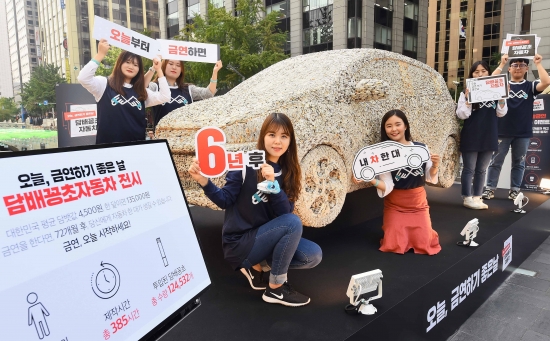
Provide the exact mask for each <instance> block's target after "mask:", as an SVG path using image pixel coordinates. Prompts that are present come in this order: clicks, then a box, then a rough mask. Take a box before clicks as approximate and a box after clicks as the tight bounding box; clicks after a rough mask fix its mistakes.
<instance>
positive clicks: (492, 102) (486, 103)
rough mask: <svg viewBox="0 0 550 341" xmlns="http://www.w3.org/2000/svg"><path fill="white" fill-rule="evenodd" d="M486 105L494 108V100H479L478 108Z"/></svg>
mask: <svg viewBox="0 0 550 341" xmlns="http://www.w3.org/2000/svg"><path fill="white" fill-rule="evenodd" d="M483 107H487V108H493V109H495V108H496V107H497V105H496V103H495V101H489V102H481V103H479V109H481V108H483Z"/></svg>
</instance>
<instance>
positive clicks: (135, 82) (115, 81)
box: [108, 51, 147, 102]
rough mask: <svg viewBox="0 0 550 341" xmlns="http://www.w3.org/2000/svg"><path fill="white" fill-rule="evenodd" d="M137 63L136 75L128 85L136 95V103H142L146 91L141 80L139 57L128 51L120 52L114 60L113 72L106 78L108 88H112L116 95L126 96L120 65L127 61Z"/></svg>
mask: <svg viewBox="0 0 550 341" xmlns="http://www.w3.org/2000/svg"><path fill="white" fill-rule="evenodd" d="M128 60H131V61H133V62H134V61H137V64H138V73H137V75H135V76H134V78H132V80H131V81H130V83H131V84H132V87H133V89H134V91H135V92H136V93H137V94H138V101H140V102H143V101H145V100H146V99H147V90H145V80H144V78H143V62H142V61H141V57H140V56H138V55H137V54H134V53H132V52H128V51H122V52H121V53H120V55H119V56H118V59H117V60H116V63H115V66H114V67H113V72H111V75H110V76H109V78H108V82H109V86H110V87H111V88H113V90H115V91H116V92H117V93H119V94H121V95H122V96H126V91H124V74H123V73H122V65H123V64H124V63H125V62H126V61H128Z"/></svg>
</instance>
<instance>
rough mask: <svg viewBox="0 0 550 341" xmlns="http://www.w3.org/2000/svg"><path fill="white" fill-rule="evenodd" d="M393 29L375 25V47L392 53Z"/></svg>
mask: <svg viewBox="0 0 550 341" xmlns="http://www.w3.org/2000/svg"><path fill="white" fill-rule="evenodd" d="M391 43H392V39H391V28H389V27H386V26H382V25H379V24H374V47H375V48H377V49H381V50H388V51H391Z"/></svg>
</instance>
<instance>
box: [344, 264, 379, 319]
mask: <svg viewBox="0 0 550 341" xmlns="http://www.w3.org/2000/svg"><path fill="white" fill-rule="evenodd" d="M382 277H383V276H382V271H381V270H379V269H376V270H372V271H368V272H363V273H361V274H357V275H353V276H351V280H350V281H349V285H348V290H347V292H346V295H348V297H349V303H350V304H348V305H347V306H346V311H348V312H349V311H354V312H357V313H359V314H364V315H373V314H374V313H376V308H375V307H374V306H373V305H372V304H370V301H373V300H376V299H378V298H380V297H382ZM376 288H378V295H376V296H373V297H370V298H368V299H366V300H365V299H364V298H361V299H360V297H361V295H363V294H366V293H369V292H372V291H375V290H376Z"/></svg>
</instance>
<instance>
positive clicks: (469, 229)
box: [456, 218, 479, 246]
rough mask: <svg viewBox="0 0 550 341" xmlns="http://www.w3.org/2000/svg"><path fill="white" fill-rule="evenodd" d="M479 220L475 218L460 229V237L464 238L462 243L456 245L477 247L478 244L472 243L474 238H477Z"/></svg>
mask: <svg viewBox="0 0 550 341" xmlns="http://www.w3.org/2000/svg"><path fill="white" fill-rule="evenodd" d="M478 224H479V220H478V219H477V218H474V219H472V220H470V221H469V222H468V223H467V224H466V226H464V228H463V229H462V232H460V235H461V236H464V237H466V239H465V240H464V241H460V242H456V245H459V246H478V245H479V244H478V243H476V242H474V238H475V237H476V236H477V232H478V231H479V226H478Z"/></svg>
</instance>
